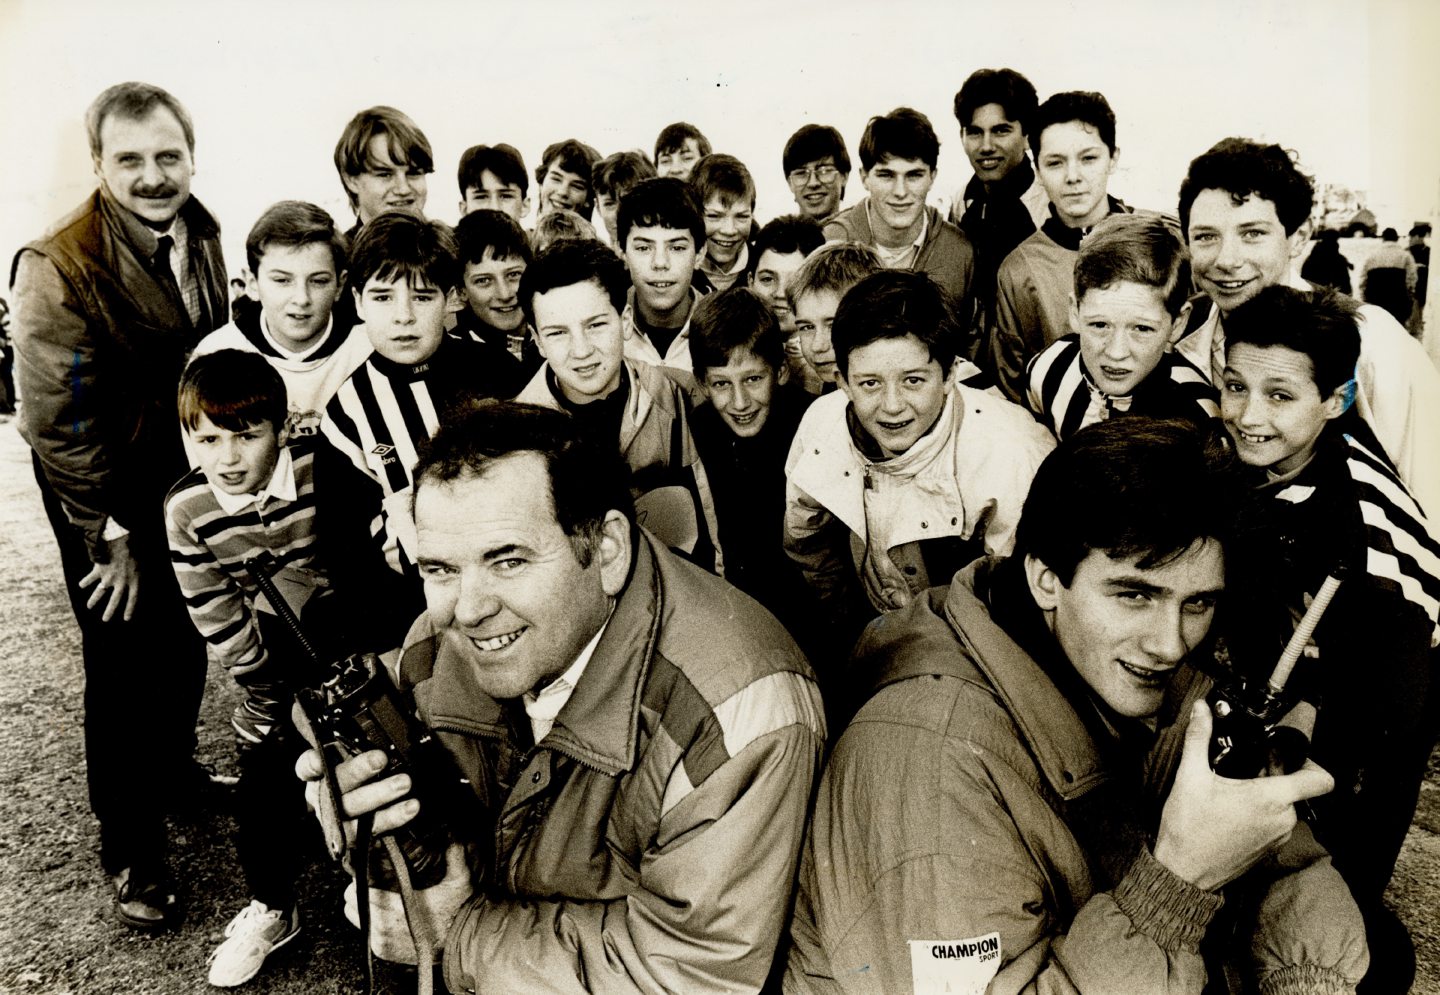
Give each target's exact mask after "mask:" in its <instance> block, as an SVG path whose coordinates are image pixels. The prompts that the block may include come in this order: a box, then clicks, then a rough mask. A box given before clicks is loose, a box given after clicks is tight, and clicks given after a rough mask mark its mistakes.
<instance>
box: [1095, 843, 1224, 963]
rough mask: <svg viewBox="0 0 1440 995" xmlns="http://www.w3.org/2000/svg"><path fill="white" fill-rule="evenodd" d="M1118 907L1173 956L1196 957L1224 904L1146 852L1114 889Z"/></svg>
mask: <svg viewBox="0 0 1440 995" xmlns="http://www.w3.org/2000/svg"><path fill="white" fill-rule="evenodd" d="M1113 897H1114V899H1115V904H1116V905H1118V906H1119V907H1120V911H1122V912H1124V913H1125V914H1126V915H1127V916H1129V918H1130V921H1131V922H1132V923H1134V924H1135V928H1136V929H1138V930H1139V931H1140V932H1142V933H1144V934H1145V935H1146V936H1148V937H1150V938H1151V939H1152V940H1154V941H1155V943H1156V944H1157V945H1158V946H1159V947H1160V948H1161V949H1162V950H1165V951H1167V952H1170V953H1175V952H1185V953H1195V952H1196V950H1197V949H1198V948H1199V946H1200V940H1201V938H1203V937H1204V935H1205V930H1206V929H1207V928H1208V927H1209V925H1210V920H1211V919H1213V918H1215V913H1217V912H1219V911H1220V906H1222V905H1224V904H1225V900H1224V899H1223V898H1221V897H1220V896H1219V895H1215V894H1212V893H1211V892H1208V891H1205V890H1204V889H1202V888H1197V887H1195V886H1194V885H1193V884H1191V883H1190V882H1189V881H1186V880H1185V879H1183V878H1181V877H1178V876H1177V875H1176V874H1175V873H1174V872H1173V871H1171V870H1170V868H1168V867H1166V866H1165V865H1164V864H1162V863H1160V862H1159V861H1158V860H1156V859H1155V857H1154V856H1153V855H1152V854H1151V853H1150V851H1149V849H1143V850H1141V851H1140V853H1139V855H1138V856H1136V858H1135V862H1134V863H1133V864H1131V865H1130V870H1129V871H1127V872H1126V873H1125V877H1123V878H1122V879H1121V880H1120V883H1119V884H1118V885H1116V886H1115V891H1114V892H1113Z"/></svg>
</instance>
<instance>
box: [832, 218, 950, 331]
mask: <svg viewBox="0 0 1440 995" xmlns="http://www.w3.org/2000/svg"><path fill="white" fill-rule="evenodd" d="M869 208H870V198H869V197H866V198H865V199H864V200H862V201H861V202H860V203H858V204H856V205H855V206H854V207H847V208H846V209H845V210H843V211H841V212H840V213H839V214H837V215H835V217H833V218H831V219H830V220H829V221H827V222H825V237H826V238H828V239H846V240H849V241H852V242H860V243H863V244H865V245H874V244H875V235H874V233H873V232H872V231H871V230H870V215H869V214H868V213H867V212H868V211H869ZM910 268H911V269H912V270H915V271H916V272H918V273H926V274H928V275H929V276H930V277H931V279H933V280H934V281H935V282H936V283H938V284H940V286H942V287H944V288H945V289H946V290H947V291H949V292H950V296H952V297H954V298H955V306H956V307H957V308H958V309H959V311H958V313H959V314H961V315H969V314H970V292H971V285H972V284H973V283H974V280H975V250H974V248H973V247H972V246H971V245H970V240H969V239H968V238H966V237H965V233H964V232H962V231H961V230H960V229H959V228H956V227H955V226H954V225H952V224H951V223H950V222H948V221H946V220H945V219H944V218H942V217H941V216H940V212H939V211H938V210H936V209H935V208H933V207H928V206H927V207H926V208H925V241H924V242H923V243H922V244H921V246H920V251H919V252H918V253H916V255H915V262H914V263H913V264H911V266H910Z"/></svg>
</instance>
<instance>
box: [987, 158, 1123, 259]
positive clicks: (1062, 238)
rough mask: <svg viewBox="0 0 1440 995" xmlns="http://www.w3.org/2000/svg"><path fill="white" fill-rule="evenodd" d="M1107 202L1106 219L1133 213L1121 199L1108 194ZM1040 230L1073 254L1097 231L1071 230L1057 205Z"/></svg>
mask: <svg viewBox="0 0 1440 995" xmlns="http://www.w3.org/2000/svg"><path fill="white" fill-rule="evenodd" d="M1007 178H1008V177H1007ZM1105 200H1106V203H1107V204H1109V208H1110V209H1109V210H1108V211H1106V212H1105V215H1106V217H1109V216H1110V215H1112V214H1131V213H1133V209H1132V208H1130V207H1129V206H1127V205H1126V204H1125V202H1124V201H1122V200H1121V199H1120V198H1119V197H1113V196H1111V195H1110V194H1106V195H1105ZM1040 230H1041V231H1043V232H1044V233H1045V237H1046V238H1048V239H1050V241H1052V242H1054V243H1055V244H1056V245H1058V246H1060V247H1061V248H1062V249H1069V250H1070V251H1071V252H1079V251H1080V243H1081V242H1082V241H1083V240H1084V238H1085V236H1086V235H1088V234H1090V233H1091V232H1092V231H1094V230H1095V229H1094V226H1093V225H1092V226H1091V227H1089V228H1071V227H1070V226H1069V225H1067V224H1065V222H1063V221H1061V220H1060V217H1059V215H1057V214H1056V213H1055V205H1054V204H1051V205H1050V216H1049V217H1047V218H1046V219H1045V223H1044V224H1042V225H1041V226H1040Z"/></svg>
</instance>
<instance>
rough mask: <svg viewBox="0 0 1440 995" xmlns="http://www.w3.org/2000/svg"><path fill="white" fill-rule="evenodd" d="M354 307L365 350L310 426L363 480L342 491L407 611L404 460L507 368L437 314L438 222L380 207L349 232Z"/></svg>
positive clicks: (441, 261) (442, 305) (416, 589)
mask: <svg viewBox="0 0 1440 995" xmlns="http://www.w3.org/2000/svg"><path fill="white" fill-rule="evenodd" d="M350 270H351V281H350V285H351V287H352V288H353V293H354V295H355V309H356V312H357V313H358V315H359V317H360V320H361V321H362V322H363V323H364V328H365V334H366V335H368V336H369V338H370V344H371V345H372V346H374V348H375V351H374V353H372V354H371V356H370V358H369V359H367V360H366V361H365V362H364V363H362V364H361V365H360V367H359V368H358V369H356V370H355V372H354V373H352V374H351V375H350V378H349V379H348V380H346V381H345V382H344V383H343V384H341V385H340V388H339V390H338V391H336V393H335V396H334V397H333V398H332V399H331V400H330V403H329V405H327V406H326V408H325V418H324V421H323V422H322V423H321V427H320V431H321V434H322V435H323V436H324V437H325V439H326V440H327V441H328V442H329V443H330V444H331V445H333V446H334V447H335V448H336V449H338V450H339V451H340V452H341V453H342V454H343V455H344V456H345V457H346V459H348V460H349V461H350V463H352V464H353V465H354V466H355V467H356V468H357V469H358V470H360V472H361V473H362V474H363V475H364V476H365V477H366V478H368V481H366V483H365V484H362V485H361V486H359V487H358V488H357V489H356V493H354V494H353V495H351V496H350V500H352V501H353V502H355V504H356V506H357V507H363V508H364V509H365V510H366V514H367V517H368V520H369V521H370V523H371V525H370V531H371V535H372V536H373V537H374V538H375V540H376V542H377V543H378V544H379V545H380V546H381V547H382V548H383V550H384V556H385V559H386V561H387V562H388V563H389V564H390V567H391V568H392V569H393V570H396V571H398V572H399V573H401V574H403V575H405V576H407V577H410V578H412V579H413V580H414V584H413V585H412V587H413V589H412V590H411V592H410V599H411V602H412V604H411V607H413V609H414V611H413V612H411V616H410V617H411V618H412V619H413V618H414V616H415V615H418V614H419V613H420V612H421V611H423V610H424V607H425V606H424V601H423V599H422V598H421V595H420V583H419V575H418V573H416V572H415V567H414V555H415V525H414V521H413V519H412V518H411V513H410V491H411V487H412V485H413V480H412V478H411V475H410V471H411V468H412V467H414V466H415V463H416V461H417V460H418V459H419V451H420V447H421V446H422V445H423V444H424V443H426V442H427V441H429V439H430V437H431V436H433V435H434V434H435V432H436V431H437V430H438V429H439V427H440V425H441V423H442V422H444V421H445V420H446V418H447V417H448V415H449V413H450V412H451V411H453V410H456V409H458V408H461V407H463V406H464V405H465V404H466V402H468V401H470V400H474V399H478V398H482V397H509V396H510V395H511V394H512V393H513V390H512V384H511V374H510V370H509V369H507V368H506V365H505V364H499V363H495V362H492V361H491V359H490V357H489V355H488V354H487V352H486V350H485V348H484V347H483V346H481V345H480V344H479V343H478V342H474V341H471V340H470V339H469V338H461V337H459V336H452V335H448V334H447V333H446V331H445V321H446V317H447V315H448V314H449V313H450V311H452V310H455V309H457V308H458V307H459V306H461V305H460V304H459V303H458V298H457V299H456V300H457V303H456V304H455V305H454V307H452V305H451V304H450V303H449V302H450V300H451V298H452V296H453V293H452V292H453V291H456V290H457V289H458V288H459V286H460V276H461V273H462V272H463V268H462V266H461V263H460V255H459V248H458V246H457V244H456V241H455V235H454V233H453V232H452V231H451V230H450V227H449V226H448V225H445V224H443V223H441V222H439V221H425V220H423V219H420V218H416V217H413V216H411V215H409V214H400V213H391V214H382V215H380V216H379V217H377V218H375V219H374V220H373V221H371V222H370V223H369V224H367V225H366V226H365V227H364V228H363V229H361V231H360V235H359V237H358V238H357V239H356V240H355V246H354V251H353V253H352V259H351V263H350Z"/></svg>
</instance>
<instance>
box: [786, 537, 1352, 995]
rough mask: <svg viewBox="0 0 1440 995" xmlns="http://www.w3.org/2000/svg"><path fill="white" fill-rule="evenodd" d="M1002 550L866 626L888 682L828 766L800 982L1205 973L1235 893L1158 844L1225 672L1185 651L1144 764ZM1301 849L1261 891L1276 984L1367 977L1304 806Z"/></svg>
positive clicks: (1165, 978) (1195, 977)
mask: <svg viewBox="0 0 1440 995" xmlns="http://www.w3.org/2000/svg"><path fill="white" fill-rule="evenodd" d="M996 571H997V564H996V562H995V561H993V560H992V561H981V562H978V563H976V564H974V565H972V566H971V567H970V568H967V569H966V570H965V571H964V572H962V573H961V574H959V575H957V576H956V578H955V583H953V584H952V585H951V586H950V588H949V589H948V591H947V590H945V589H940V588H937V589H934V590H932V591H930V592H928V593H927V594H926V596H925V597H922V598H918V599H916V600H915V601H914V602H912V604H911V605H910V606H909V607H908V608H906V609H905V610H904V611H903V612H902V613H900V614H897V615H893V616H889V617H887V619H886V621H885V624H884V625H875V626H872V627H871V629H870V630H869V631H868V632H867V635H866V639H865V641H864V642H862V644H861V645H860V646H859V647H858V648H857V652H856V660H855V666H856V668H858V669H857V674H858V673H863V674H865V675H866V676H867V677H868V679H869V682H870V686H871V687H872V688H873V689H874V690H873V697H871V698H870V700H869V701H868V702H867V703H866V704H865V706H864V707H863V708H862V709H861V710H860V712H859V714H858V715H857V716H856V717H855V720H854V721H853V722H852V723H851V725H850V727H849V728H848V729H847V730H846V732H845V734H844V735H843V736H842V737H841V739H840V742H839V744H838V745H837V746H836V749H835V752H834V754H833V755H832V756H831V759H830V762H829V765H828V767H827V769H826V771H825V775H824V777H823V778H822V779H821V784H820V791H819V795H818V798H817V800H816V805H815V812H814V815H813V817H812V823H811V828H810V834H809V836H808V838H807V840H806V844H805V849H804V851H803V853H802V855H801V867H800V885H799V888H800V891H799V895H798V898H797V901H796V908H795V916H794V919H793V922H792V925H791V943H792V946H791V950H790V953H789V962H788V966H787V970H786V974H785V991H786V992H787V993H792V995H796V993H810V992H816V993H834V992H895V993H898V992H909V991H912V990H913V991H916V992H919V991H942V990H951V991H973V992H982V991H989V992H1022V991H1024V992H1066V993H1075V992H1096V993H1121V992H1123V993H1129V992H1156V993H1159V992H1175V993H1178V992H1192V993H1198V992H1199V991H1200V990H1201V988H1202V986H1203V985H1204V984H1205V982H1206V968H1205V962H1204V959H1203V958H1202V955H1201V952H1200V949H1199V948H1200V943H1201V940H1202V939H1203V938H1205V936H1206V933H1207V929H1208V928H1209V926H1210V924H1211V922H1212V920H1213V919H1214V917H1215V916H1216V914H1217V912H1219V910H1220V908H1221V905H1222V904H1223V899H1222V898H1221V897H1220V896H1219V895H1216V894H1212V893H1210V892H1207V891H1203V890H1201V889H1199V888H1196V887H1195V886H1193V885H1191V884H1190V883H1188V882H1186V881H1184V880H1183V879H1181V878H1179V877H1177V876H1176V875H1175V874H1173V873H1172V872H1171V871H1170V870H1169V869H1168V868H1166V867H1165V866H1163V865H1162V864H1160V863H1159V862H1158V861H1156V860H1155V858H1154V857H1153V856H1152V855H1151V851H1150V846H1151V845H1153V831H1154V827H1155V823H1156V822H1157V821H1158V808H1159V803H1160V801H1161V799H1162V798H1163V795H1164V792H1165V791H1166V790H1168V788H1167V785H1168V781H1169V777H1170V775H1171V773H1172V772H1173V764H1174V762H1175V760H1176V758H1177V757H1178V753H1179V749H1178V747H1179V744H1180V742H1181V741H1183V737H1184V727H1183V724H1181V723H1179V722H1178V721H1177V718H1179V717H1184V716H1188V714H1189V704H1190V702H1191V701H1193V700H1194V699H1195V698H1196V697H1197V696H1199V695H1202V694H1204V693H1205V691H1206V690H1207V687H1208V682H1207V681H1205V680H1204V679H1203V678H1199V677H1198V675H1197V674H1196V673H1195V672H1194V671H1191V670H1190V669H1189V668H1184V669H1183V670H1182V671H1181V674H1180V675H1178V676H1177V677H1176V679H1175V680H1176V682H1177V683H1176V685H1175V686H1173V687H1172V689H1171V690H1172V692H1175V693H1174V694H1173V696H1172V698H1171V700H1170V701H1168V702H1167V705H1166V707H1165V708H1164V709H1162V714H1161V715H1160V716H1159V719H1160V725H1159V727H1158V729H1159V731H1158V736H1157V737H1156V739H1155V741H1154V743H1153V745H1152V746H1151V747H1150V748H1149V750H1148V752H1143V760H1144V764H1143V768H1140V767H1139V766H1138V765H1135V764H1134V761H1133V760H1130V761H1123V760H1122V759H1121V758H1122V757H1125V756H1130V757H1133V756H1134V753H1133V752H1132V753H1126V754H1122V753H1120V751H1118V750H1117V749H1116V748H1115V744H1113V743H1109V742H1106V741H1105V740H1106V738H1107V737H1104V736H1101V737H1100V738H1097V734H1096V731H1095V730H1096V725H1095V723H1094V722H1092V721H1086V720H1085V719H1084V718H1082V715H1081V712H1080V709H1083V708H1084V707H1086V706H1085V705H1084V704H1081V703H1079V702H1077V701H1076V700H1075V698H1074V697H1072V696H1071V695H1068V694H1067V693H1066V692H1064V691H1062V689H1061V688H1060V687H1059V686H1057V684H1056V683H1055V682H1054V681H1053V680H1052V679H1051V677H1050V675H1049V674H1048V673H1047V672H1046V670H1045V668H1044V667H1042V666H1041V665H1040V664H1038V663H1037V661H1035V660H1034V659H1032V657H1031V656H1030V655H1029V654H1027V653H1026V652H1025V650H1023V649H1022V648H1021V647H1020V645H1019V644H1017V642H1016V641H1015V639H1013V638H1012V637H1011V635H1010V634H1008V632H1007V631H1006V630H1005V629H1003V628H1002V627H1001V626H1000V625H999V624H997V621H996V619H995V618H994V617H992V608H991V607H990V605H989V604H988V603H987V598H988V597H989V595H988V592H987V587H988V586H989V585H990V584H991V582H992V579H993V577H994V575H995V573H996ZM1042 625H1043V623H1042ZM1072 676H1073V675H1072ZM1182 679H1183V682H1182ZM1283 852H1284V854H1285V857H1284V859H1283V861H1280V860H1277V861H1276V862H1275V864H1274V866H1263V867H1260V868H1257V869H1256V870H1254V871H1252V872H1251V875H1252V876H1254V877H1253V880H1255V881H1256V882H1257V884H1256V888H1257V895H1258V900H1259V901H1260V906H1259V913H1258V915H1257V920H1256V922H1254V923H1251V924H1248V926H1249V928H1250V929H1252V930H1253V939H1251V941H1250V944H1249V951H1248V952H1249V955H1250V957H1251V958H1252V962H1251V963H1247V964H1242V965H1241V966H1242V968H1245V969H1248V970H1249V971H1251V972H1253V973H1254V974H1255V975H1256V979H1257V980H1258V982H1259V989H1260V991H1261V992H1262V993H1267V995H1268V993H1280V992H1286V993H1291V992H1334V991H1347V990H1351V989H1352V988H1353V985H1354V984H1355V982H1356V981H1357V980H1358V979H1359V978H1360V977H1361V976H1362V975H1363V974H1364V971H1365V968H1366V965H1367V961H1368V958H1367V955H1366V948H1365V934H1364V928H1363V926H1362V924H1361V921H1360V915H1359V911H1358V909H1356V907H1355V904H1354V901H1353V900H1352V899H1351V898H1350V895H1349V892H1348V891H1347V890H1346V889H1345V886H1344V883H1343V882H1342V881H1341V880H1340V878H1339V875H1337V874H1336V873H1335V871H1334V868H1332V867H1331V866H1330V863H1329V858H1328V857H1327V856H1326V855H1325V853H1324V851H1323V850H1321V849H1320V848H1319V847H1318V846H1316V845H1315V844H1314V841H1313V838H1312V837H1310V836H1309V833H1308V832H1307V831H1306V830H1304V828H1303V827H1302V828H1301V829H1300V830H1299V831H1297V832H1296V833H1295V834H1294V836H1293V837H1292V841H1291V843H1290V844H1289V845H1288V846H1287V847H1286V848H1285V850H1284V851H1283ZM1245 881H1247V878H1241V879H1240V882H1245ZM1237 935H1240V936H1249V935H1250V934H1248V933H1246V932H1244V931H1243V930H1242V931H1241V932H1240V933H1238V934H1237ZM917 967H918V968H919V970H920V971H924V972H930V977H929V978H928V979H926V978H924V977H923V976H922V975H920V974H918V973H916V968H917ZM926 980H929V981H930V982H931V986H930V987H925V986H924V982H925V981H926ZM947 981H948V982H949V983H950V984H951V985H952V987H951V988H949V989H944V988H941V987H939V984H940V983H944V982H947ZM987 984H988V985H989V987H988V988H987V987H986V985H987Z"/></svg>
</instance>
